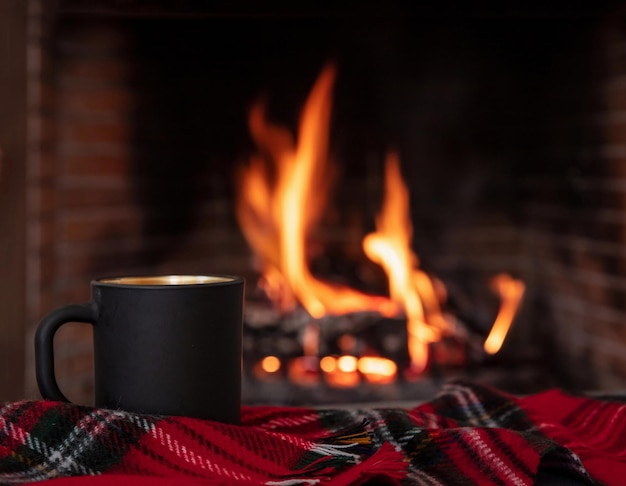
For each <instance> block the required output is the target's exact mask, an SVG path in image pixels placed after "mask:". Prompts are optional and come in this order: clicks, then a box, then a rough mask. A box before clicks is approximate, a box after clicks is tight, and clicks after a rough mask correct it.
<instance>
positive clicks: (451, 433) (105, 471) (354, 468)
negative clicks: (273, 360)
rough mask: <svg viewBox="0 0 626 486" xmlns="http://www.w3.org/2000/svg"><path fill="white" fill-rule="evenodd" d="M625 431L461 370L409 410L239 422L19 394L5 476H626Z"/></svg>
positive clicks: (175, 480) (516, 480) (591, 404)
mask: <svg viewBox="0 0 626 486" xmlns="http://www.w3.org/2000/svg"><path fill="white" fill-rule="evenodd" d="M625 431H626V405H623V404H621V403H617V402H610V401H599V400H592V399H589V398H580V397H574V396H570V395H566V394H563V393H561V392H559V391H555V390H551V391H548V392H545V393H541V394H537V395H532V396H529V397H524V398H516V397H513V396H510V395H508V394H505V393H502V392H500V391H498V390H495V389H492V388H489V387H485V386H481V385H477V384H472V383H464V382H454V383H450V384H447V385H445V386H443V387H442V389H441V390H440V392H439V393H438V394H437V395H436V396H435V397H434V398H433V399H432V400H431V401H429V402H426V403H423V404H421V405H418V406H416V407H414V408H407V409H383V408H381V409H366V410H332V409H325V410H314V409H307V408H284V407H243V408H242V422H241V425H238V426H233V425H224V424H220V423H216V422H211V421H204V420H197V419H191V418H185V417H159V416H149V415H139V414H132V413H127V412H122V411H115V410H104V409H96V408H90V407H84V406H77V405H72V404H68V403H60V402H49V401H22V402H15V403H8V404H5V405H4V406H3V407H2V408H1V409H0V484H6V485H12V484H24V483H30V482H39V481H44V480H50V484H51V485H52V486H69V485H79V484H85V485H94V486H97V485H105V484H106V485H131V484H132V486H143V485H157V486H159V485H168V486H192V485H193V486H200V485H211V484H242V485H246V484H248V485H259V484H264V485H283V486H289V485H295V484H305V485H306V484H331V485H335V486H341V485H352V484H364V483H367V482H370V481H371V482H372V483H375V484H381V483H382V484H418V485H456V484H458V485H464V484H468V485H470V484H478V485H488V484H494V485H508V484H517V485H525V484H533V482H534V480H535V479H536V477H537V474H538V472H539V471H543V472H547V473H551V474H555V475H557V476H559V477H561V478H571V479H573V480H578V481H579V482H581V483H583V484H623V483H624V482H625V481H626V479H624V478H626V435H625V434H624V432H625Z"/></svg>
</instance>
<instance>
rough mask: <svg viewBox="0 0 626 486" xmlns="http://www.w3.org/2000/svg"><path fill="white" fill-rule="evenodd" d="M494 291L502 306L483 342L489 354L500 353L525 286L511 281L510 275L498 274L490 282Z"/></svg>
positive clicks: (516, 281) (518, 281) (517, 281)
mask: <svg viewBox="0 0 626 486" xmlns="http://www.w3.org/2000/svg"><path fill="white" fill-rule="evenodd" d="M491 284H492V285H493V288H494V290H495V291H496V292H497V293H498V295H499V296H500V299H501V301H502V305H501V306H500V312H498V316H497V317H496V320H495V322H494V323H493V326H492V328H491V332H490V333H489V336H487V339H486V340H485V346H484V348H485V351H486V352H487V353H489V354H496V353H497V352H498V351H500V348H501V347H502V344H503V343H504V339H505V338H506V335H507V333H508V332H509V328H510V327H511V323H512V322H513V318H514V317H515V314H516V313H517V309H518V307H519V304H520V302H521V300H522V297H523V296H524V291H525V289H526V286H525V285H524V282H522V281H520V280H515V279H513V278H512V277H511V276H510V275H506V274H500V275H496V276H495V277H494V279H493V280H492V282H491Z"/></svg>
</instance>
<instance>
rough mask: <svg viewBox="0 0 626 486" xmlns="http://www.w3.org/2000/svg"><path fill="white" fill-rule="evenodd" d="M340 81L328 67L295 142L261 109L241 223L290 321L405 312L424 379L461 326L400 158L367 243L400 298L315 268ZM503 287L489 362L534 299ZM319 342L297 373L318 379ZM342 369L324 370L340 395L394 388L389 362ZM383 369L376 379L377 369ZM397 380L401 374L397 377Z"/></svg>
mask: <svg viewBox="0 0 626 486" xmlns="http://www.w3.org/2000/svg"><path fill="white" fill-rule="evenodd" d="M334 78H335V69H334V67H333V66H327V67H326V68H325V69H324V70H323V71H322V73H321V74H320V76H319V77H318V79H317V80H316V82H315V84H314V86H313V88H312V90H311V93H310V95H309V97H308V99H307V100H306V103H305V105H304V108H303V110H302V114H301V119H300V123H299V127H298V131H297V137H295V139H294V137H293V135H292V134H291V133H290V131H289V130H288V129H286V128H284V127H280V126H276V125H273V124H272V123H270V122H269V121H268V120H267V118H266V113H265V107H264V105H263V103H257V104H256V105H255V106H254V107H253V108H252V110H251V112H250V116H249V125H250V131H251V133H252V137H253V139H254V141H255V143H256V144H257V146H258V149H259V155H257V156H254V157H253V158H251V160H250V163H249V164H248V165H247V166H246V167H245V168H243V169H242V170H241V172H240V174H239V178H238V185H239V187H238V191H237V196H238V197H237V217H238V220H239V223H240V226H241V228H242V231H243V234H244V236H245V237H246V239H247V240H248V243H249V244H250V246H251V247H252V249H253V251H254V252H255V254H256V256H257V257H258V258H259V261H260V263H261V267H262V268H261V270H262V278H261V281H260V285H261V286H262V288H263V289H264V290H265V292H266V294H267V295H268V297H269V298H270V299H271V300H272V302H274V304H275V305H276V306H277V307H278V308H279V309H280V310H282V311H283V312H288V311H290V310H292V309H294V308H295V307H296V305H297V304H298V303H300V304H301V305H302V306H303V307H304V308H305V309H306V310H307V311H308V312H309V314H310V315H311V316H312V317H314V318H320V317H323V316H324V315H326V314H347V313H351V312H363V311H375V312H379V313H380V314H383V315H385V316H394V315H397V314H399V313H400V312H401V311H403V312H404V314H405V315H406V319H407V334H408V350H409V355H410V358H411V370H410V372H411V373H415V374H419V373H421V372H422V371H423V370H424V369H425V368H426V366H427V363H428V352H429V343H432V342H434V341H438V340H439V339H440V338H441V336H442V334H443V333H446V332H451V328H452V326H451V325H450V323H449V322H448V321H447V320H446V318H445V317H444V315H443V313H442V311H441V303H442V302H445V300H446V297H447V296H446V289H445V287H444V285H443V284H442V283H441V282H440V281H438V280H434V279H431V278H430V277H429V276H428V275H427V274H426V273H425V272H424V271H423V270H421V269H419V260H418V257H417V255H415V254H414V253H413V251H412V250H411V242H412V236H413V234H412V233H413V228H412V225H411V218H410V212H409V192H408V189H407V187H406V184H405V183H404V181H403V179H402V175H401V171H400V162H399V159H398V156H397V154H395V153H390V154H388V156H387V160H386V165H385V195H384V200H383V205H382V208H381V211H380V213H379V214H378V216H377V218H376V231H375V232H373V233H371V234H368V235H367V236H366V237H365V238H364V240H363V249H364V251H365V253H366V255H367V256H368V257H369V258H370V259H371V260H372V261H374V262H376V263H378V264H379V265H381V266H382V267H383V269H384V270H385V272H386V274H387V278H388V281H389V293H390V298H387V297H382V296H372V295H367V294H364V293H361V292H359V291H357V290H355V289H352V288H349V287H345V286H339V285H335V284H330V283H327V282H323V281H321V280H319V279H318V278H316V277H315V276H314V275H313V274H312V273H311V270H310V268H309V262H308V261H307V254H306V242H307V238H308V236H309V233H310V231H311V230H312V228H313V227H314V226H315V224H316V223H317V222H318V221H319V219H320V216H321V214H322V212H323V210H324V208H325V206H326V202H327V196H328V191H329V189H330V184H329V181H330V180H331V179H332V175H333V170H332V167H331V165H330V163H329V160H328V157H327V150H328V127H329V122H330V115H331V97H332V88H333V83H334ZM495 285H496V286H497V288H498V291H499V292H500V294H501V296H502V298H503V304H502V307H501V309H500V313H499V315H498V318H497V319H496V322H495V323H494V326H493V329H492V332H491V334H490V336H489V338H488V339H487V341H486V342H485V350H486V351H487V352H489V353H495V352H497V351H498V349H499V348H500V346H501V345H502V342H503V340H504V338H505V336H506V333H507V330H508V328H509V326H510V324H511V321H512V319H513V316H514V315H515V312H516V310H517V307H518V305H519V303H520V299H521V297H522V294H523V292H524V286H523V283H521V282H519V281H515V280H512V279H511V278H510V277H509V280H508V281H507V280H506V279H505V278H504V277H499V278H497V279H496V282H495ZM318 334H319V328H318V327H316V326H308V327H307V329H306V330H305V336H304V340H305V342H304V344H305V348H306V349H305V356H303V357H301V358H306V359H307V361H306V363H305V361H304V360H295V361H294V363H292V364H293V366H292V368H293V369H294V370H296V369H300V368H302V370H304V371H306V373H308V371H307V370H309V369H310V368H311V366H310V365H309V364H308V363H309V362H310V363H316V364H315V366H317V363H318V361H317V358H316V356H317V354H318V352H317V351H318V350H317V348H318ZM350 358H353V359H354V360H356V358H354V357H353V356H350ZM342 359H343V362H344V364H345V362H347V360H348V355H344V356H342V357H340V358H337V359H336V358H334V357H325V358H323V359H322V360H321V361H320V362H319V365H320V367H321V369H322V371H323V372H324V373H325V374H326V377H327V379H328V380H330V382H331V383H333V384H334V385H338V386H356V384H358V383H359V380H360V377H359V373H362V374H363V375H364V376H366V377H367V375H368V373H369V374H371V375H376V374H377V375H378V377H379V378H373V379H380V380H382V381H384V382H386V381H385V380H387V379H389V378H388V376H387V373H388V372H387V371H381V370H383V369H385V368H383V367H384V366H387V365H386V364H383V363H384V362H383V361H371V360H370V361H367V360H366V361H363V364H362V367H363V369H361V368H359V370H356V369H354V370H345V369H342V368H341V366H340V363H341V362H342V361H341V360H342ZM363 359H365V358H363ZM372 359H373V358H372ZM380 359H381V360H383V359H384V358H380ZM355 363H356V361H355ZM305 364H306V366H305ZM296 365H297V366H296ZM355 366H356V365H355ZM373 366H374V367H375V368H372V369H373V370H374V371H372V370H370V368H368V367H373ZM389 369H390V368H389ZM311 370H312V368H311ZM368 370H370V371H368ZM304 371H303V373H304ZM290 372H291V371H290ZM315 372H317V368H315ZM306 373H305V374H306ZM389 373H391V371H389ZM395 373H396V370H393V375H394V376H395ZM300 374H302V373H300ZM309 374H310V373H309ZM303 376H304V375H303ZM307 376H308V375H307ZM391 379H393V378H391Z"/></svg>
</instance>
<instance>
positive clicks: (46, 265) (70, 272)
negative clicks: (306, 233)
mask: <svg viewBox="0 0 626 486" xmlns="http://www.w3.org/2000/svg"><path fill="white" fill-rule="evenodd" d="M46 20H47V18H46V17H45V15H44V12H40V13H39V14H38V15H33V18H31V22H32V23H33V24H37V23H42V24H45V22H46ZM46 25H47V30H45V32H44V33H43V35H45V37H44V38H43V39H42V38H41V37H40V36H38V35H35V36H32V37H31V39H30V42H31V46H30V48H31V49H32V50H33V54H32V56H33V58H38V59H40V61H41V66H40V71H39V73H37V74H35V75H34V76H33V77H34V80H36V81H37V83H38V84H37V86H33V89H34V90H38V94H39V96H38V97H35V100H36V101H35V103H36V104H37V105H38V106H35V107H33V109H32V110H31V113H30V117H31V124H32V126H33V127H39V128H40V129H39V131H38V132H36V131H34V132H33V133H39V134H40V135H39V140H36V141H35V142H34V144H33V146H32V150H31V151H32V155H31V162H30V168H29V178H28V186H29V187H28V193H29V212H28V228H29V244H28V267H29V279H28V294H29V296H30V302H29V315H28V320H29V331H28V335H27V337H26V348H27V350H28V358H27V395H28V396H35V395H36V394H37V392H36V385H35V382H34V371H33V355H32V339H33V333H34V327H35V325H36V323H37V322H38V320H39V319H40V318H41V317H42V316H43V315H45V313H47V312H48V311H50V310H51V309H53V308H55V307H58V306H60V305H63V304H67V303H80V302H85V301H88V300H89V295H90V289H89V282H90V280H91V279H92V278H94V277H97V276H104V275H116V274H140V273H146V272H147V273H151V274H152V273H160V272H174V273H197V272H214V273H235V274H245V272H246V271H247V269H248V267H249V266H248V264H247V263H248V258H249V256H248V253H247V248H246V246H245V244H244V242H243V240H242V237H241V235H240V233H239V231H238V230H237V229H236V226H235V223H234V217H233V215H232V209H231V206H230V204H229V203H228V204H227V203H226V202H224V200H223V199H222V198H221V196H219V194H217V195H216V193H218V192H219V188H221V187H222V186H226V185H230V184H231V183H232V182H231V181H230V180H229V178H228V172H223V173H222V174H221V175H220V174H217V175H215V174H205V175H206V177H205V178H203V180H202V181H201V182H200V184H199V186H198V188H197V190H198V193H199V195H198V196H197V198H196V199H195V200H194V202H196V203H197V207H196V208H195V209H194V211H195V214H196V218H197V220H196V221H193V229H194V232H193V235H192V236H190V237H188V238H185V235H184V234H182V233H181V232H179V231H177V229H176V225H177V223H176V222H177V220H178V219H182V218H184V217H185V215H184V212H185V211H186V208H182V207H180V206H183V205H184V204H186V201H185V200H184V198H183V199H182V202H181V198H180V197H178V195H179V193H182V194H184V193H185V192H186V191H189V188H187V187H185V186H186V185H187V184H188V180H179V178H178V173H177V171H176V170H175V167H176V163H172V164H170V165H169V166H168V167H167V169H171V168H174V170H166V171H164V170H163V169H162V168H161V167H159V160H158V156H157V157H155V164H154V166H153V167H150V164H145V163H143V164H141V162H138V161H141V157H142V155H141V152H142V150H144V149H145V147H143V146H142V142H141V141H138V137H137V131H136V127H137V125H140V126H141V125H142V124H143V123H146V124H147V123H150V122H151V120H150V119H148V117H147V116H146V117H144V116H143V114H142V111H141V110H140V108H139V107H138V106H137V100H138V99H140V97H139V96H138V95H137V89H138V88H137V86H136V73H135V71H134V70H133V68H134V67H135V66H136V62H137V59H136V53H135V52H134V50H133V46H134V44H133V38H132V35H131V33H130V32H129V30H128V28H127V26H126V24H125V22H116V21H111V20H110V19H107V18H100V17H98V16H95V17H93V18H92V17H89V18H88V21H85V20H84V18H82V17H81V16H78V17H72V16H64V15H62V14H61V15H59V16H58V17H56V19H55V20H54V21H53V22H52V23H50V24H46ZM33 82H35V81H33ZM139 89H140V88H139ZM167 136H168V135H167V133H156V134H155V137H156V138H166V137H167ZM181 150H184V147H181ZM183 163H184V161H183ZM138 166H141V167H140V169H138ZM181 172H182V168H181ZM155 174H156V175H155ZM155 178H161V179H162V180H164V181H166V182H165V183H164V184H162V185H161V186H162V188H163V193H162V199H163V201H162V203H161V204H159V205H158V207H157V209H158V210H160V212H155V211H152V212H150V211H149V210H147V209H146V207H145V203H144V202H143V201H142V199H141V197H138V194H140V193H141V190H142V189H141V188H142V187H144V186H145V185H146V184H149V181H150V180H151V179H152V180H153V179H155ZM211 186H216V187H217V188H218V190H217V191H216V190H214V189H213V188H212V187H211ZM203 190H204V193H203ZM153 197H158V195H155V196H153ZM172 228H174V229H172ZM225 248H227V249H228V251H227V252H225V251H224V249H225ZM224 255H226V256H224ZM55 352H56V366H57V369H56V371H57V376H58V381H59V385H60V387H61V389H62V390H63V391H64V392H65V393H66V395H67V396H68V397H69V398H70V399H74V400H77V401H80V402H83V403H89V402H90V401H91V395H92V387H93V383H92V381H93V379H92V357H91V352H92V345H91V329H90V326H89V325H84V324H83V325H81V324H68V325H65V326H63V327H62V328H61V330H60V331H59V332H58V333H57V339H56V340H55Z"/></svg>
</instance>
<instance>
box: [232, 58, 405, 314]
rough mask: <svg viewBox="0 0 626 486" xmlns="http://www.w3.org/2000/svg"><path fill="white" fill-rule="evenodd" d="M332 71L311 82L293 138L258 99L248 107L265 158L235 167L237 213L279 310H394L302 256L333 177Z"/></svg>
mask: <svg viewBox="0 0 626 486" xmlns="http://www.w3.org/2000/svg"><path fill="white" fill-rule="evenodd" d="M334 78H335V70H334V68H333V67H330V66H329V67H326V69H324V71H323V72H322V73H321V75H320V76H319V78H318V79H317V82H316V83H315V85H314V86H313V89H312V90H311V93H310V95H309V98H308V99H307V102H306V104H305V106H304V109H303V112H302V117H301V120H300V126H299V130H298V137H297V143H296V142H295V141H294V140H293V137H292V135H291V134H290V132H289V130H287V129H286V128H282V127H277V126H274V125H272V124H270V123H269V122H268V121H267V120H266V117H265V109H264V106H263V105H262V104H257V105H256V106H254V107H253V109H252V111H251V113H250V119H249V123H250V130H251V133H252V136H253V138H254V140H255V142H256V144H257V145H258V147H259V151H260V153H261V154H263V155H264V156H265V157H261V156H257V157H254V158H253V159H252V160H251V161H250V164H249V165H248V166H247V167H246V168H245V169H243V170H242V171H241V173H240V177H239V191H238V202H237V216H238V218H239V223H240V225H241V228H242V230H243V233H244V235H245V237H246V239H247V240H248V242H249V244H250V245H251V247H252V248H253V250H254V251H255V253H256V254H257V255H258V256H259V257H260V260H261V264H262V272H263V288H264V289H265V290H266V292H267V295H268V296H269V297H270V298H271V299H272V301H273V302H274V303H275V304H276V305H277V306H278V308H279V309H281V310H283V311H290V310H292V309H293V308H294V307H295V306H296V304H297V303H298V302H300V303H301V304H302V305H303V306H304V307H305V308H306V310H307V311H308V312H309V314H311V316H313V317H316V318H319V317H323V316H324V315H326V314H347V313H350V312H358V311H376V312H380V313H382V314H384V315H387V316H392V315H394V314H395V313H396V312H397V310H398V309H397V307H396V306H395V305H394V304H393V303H392V302H391V301H390V300H389V299H387V298H385V297H379V296H372V295H367V294H363V293H361V292H359V291H357V290H354V289H351V288H349V287H343V286H339V285H332V284H329V283H325V282H322V281H321V280H319V279H317V278H316V277H314V276H313V275H312V274H311V271H310V269H309V266H308V262H307V258H306V238H307V236H308V233H309V231H310V230H311V228H312V227H313V226H314V224H315V223H316V222H317V221H318V219H319V217H320V215H321V213H322V211H323V209H324V207H325V203H326V198H327V192H328V190H329V187H330V184H329V181H330V180H331V179H332V172H333V171H332V169H331V167H330V164H329V162H328V160H327V145H328V126H329V120H330V111H331V91H332V86H333V82H334ZM272 165H273V167H272Z"/></svg>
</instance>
